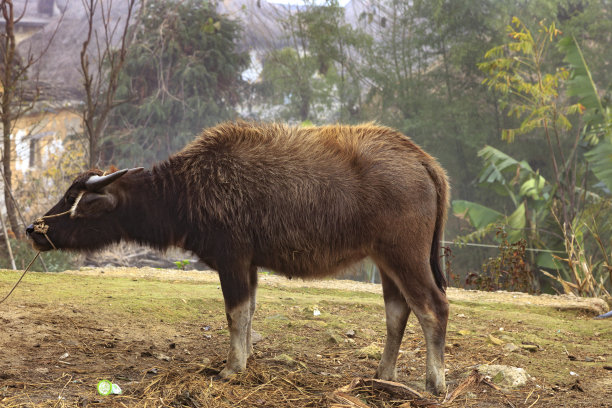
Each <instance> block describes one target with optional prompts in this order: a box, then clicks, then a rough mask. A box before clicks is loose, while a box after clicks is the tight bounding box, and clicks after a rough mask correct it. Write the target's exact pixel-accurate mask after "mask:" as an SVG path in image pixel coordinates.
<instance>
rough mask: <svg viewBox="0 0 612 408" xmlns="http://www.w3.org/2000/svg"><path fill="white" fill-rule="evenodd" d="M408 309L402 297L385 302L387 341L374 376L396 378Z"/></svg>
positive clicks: (386, 378) (387, 378)
mask: <svg viewBox="0 0 612 408" xmlns="http://www.w3.org/2000/svg"><path fill="white" fill-rule="evenodd" d="M409 313H410V310H409V309H408V305H407V304H406V302H405V301H404V300H403V299H397V300H393V301H387V302H385V315H386V323H387V341H386V343H385V349H384V350H383V355H382V358H381V359H380V363H379V364H378V369H377V370H376V378H380V379H382V380H390V381H395V379H396V378H397V372H396V368H395V366H396V364H397V355H398V353H399V348H400V345H401V344H402V338H403V337H404V329H405V328H406V320H407V319H408V314H409Z"/></svg>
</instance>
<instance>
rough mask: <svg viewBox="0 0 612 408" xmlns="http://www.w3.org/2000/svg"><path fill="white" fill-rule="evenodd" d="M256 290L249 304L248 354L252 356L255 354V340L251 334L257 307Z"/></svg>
mask: <svg viewBox="0 0 612 408" xmlns="http://www.w3.org/2000/svg"><path fill="white" fill-rule="evenodd" d="M256 303H257V301H256V290H255V289H253V292H252V293H251V299H250V302H249V325H248V328H247V343H246V346H247V353H248V355H249V356H250V355H251V354H253V340H252V339H251V334H252V333H253V315H254V314H255V306H256Z"/></svg>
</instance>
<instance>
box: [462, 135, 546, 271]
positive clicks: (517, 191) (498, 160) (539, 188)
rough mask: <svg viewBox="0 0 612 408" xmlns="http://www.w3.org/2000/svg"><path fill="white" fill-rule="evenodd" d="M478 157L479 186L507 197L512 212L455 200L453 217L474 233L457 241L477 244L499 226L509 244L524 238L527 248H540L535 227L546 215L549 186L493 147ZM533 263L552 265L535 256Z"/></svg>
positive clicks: (542, 179)
mask: <svg viewBox="0 0 612 408" xmlns="http://www.w3.org/2000/svg"><path fill="white" fill-rule="evenodd" d="M478 156H479V157H481V158H482V160H483V162H484V163H483V169H482V170H481V172H480V174H479V178H478V182H479V183H480V184H481V185H483V186H486V187H488V188H489V189H491V190H493V191H495V192H496V193H497V194H498V195H501V196H504V197H509V198H510V200H511V201H512V203H513V206H514V208H513V209H512V210H511V212H510V214H504V213H502V212H499V211H497V210H494V209H492V208H489V207H486V206H484V205H482V204H478V203H474V202H471V201H465V200H454V201H453V202H452V210H453V214H454V215H455V216H457V217H459V218H461V219H464V220H466V221H468V222H469V223H470V225H472V227H474V228H475V231H474V232H472V233H470V234H468V235H464V236H462V237H459V238H458V240H459V241H462V242H472V241H479V240H481V239H482V238H483V237H484V236H485V235H487V234H489V233H490V232H492V231H494V230H495V228H496V227H497V226H498V225H500V224H502V225H504V226H506V228H507V233H508V240H509V241H511V242H516V241H518V240H519V239H521V238H524V239H525V240H526V241H527V242H528V244H529V245H530V246H531V245H535V246H540V245H541V244H542V243H541V242H540V241H541V240H540V237H539V232H538V226H539V225H540V223H542V222H543V221H544V219H545V218H546V217H547V216H548V214H549V212H548V210H547V208H548V205H549V203H550V199H551V196H552V186H551V184H550V183H549V182H548V181H547V180H546V179H545V178H544V177H543V176H542V175H540V174H539V173H538V172H537V171H534V170H533V169H532V168H531V166H529V164H528V163H527V162H526V161H519V160H517V159H515V158H513V157H511V156H509V155H507V154H506V153H504V152H502V151H501V150H498V149H496V148H494V147H492V146H485V147H484V148H482V149H481V150H480V151H479V152H478ZM534 261H535V262H536V263H537V264H539V265H540V266H551V265H553V263H552V258H551V257H550V255H548V254H543V255H541V256H538V258H537V259H534Z"/></svg>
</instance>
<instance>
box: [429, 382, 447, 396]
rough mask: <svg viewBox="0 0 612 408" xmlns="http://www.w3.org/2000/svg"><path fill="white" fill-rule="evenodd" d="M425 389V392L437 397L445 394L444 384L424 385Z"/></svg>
mask: <svg viewBox="0 0 612 408" xmlns="http://www.w3.org/2000/svg"><path fill="white" fill-rule="evenodd" d="M425 389H426V390H427V392H429V393H431V394H433V395H435V396H437V397H439V396H441V395H445V394H446V384H445V383H441V384H426V386H425Z"/></svg>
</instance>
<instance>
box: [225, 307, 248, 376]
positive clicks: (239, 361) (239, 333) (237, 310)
mask: <svg viewBox="0 0 612 408" xmlns="http://www.w3.org/2000/svg"><path fill="white" fill-rule="evenodd" d="M250 308H251V305H250V301H249V300H248V299H247V300H246V301H244V302H242V303H241V304H239V305H238V306H236V307H234V308H233V309H232V310H230V311H228V312H227V317H228V319H227V323H228V325H229V330H230V349H229V354H228V356H227V363H226V365H225V368H224V369H223V370H222V371H221V372H220V373H219V376H221V377H222V378H226V377H228V376H230V375H232V374H235V373H238V372H240V371H243V370H244V369H245V368H246V362H247V358H248V357H249V354H248V348H247V336H248V337H250V334H249V335H247V333H248V330H247V329H249V326H250V319H251V312H250Z"/></svg>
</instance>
